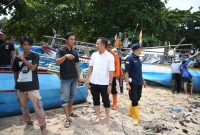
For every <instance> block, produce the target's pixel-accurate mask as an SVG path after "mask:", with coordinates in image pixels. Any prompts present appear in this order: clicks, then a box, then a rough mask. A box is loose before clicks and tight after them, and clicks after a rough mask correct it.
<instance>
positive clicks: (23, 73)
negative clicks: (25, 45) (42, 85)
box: [13, 52, 39, 92]
mask: <svg viewBox="0 0 200 135" xmlns="http://www.w3.org/2000/svg"><path fill="white" fill-rule="evenodd" d="M25 59H26V60H27V61H29V62H30V63H32V64H33V65H35V64H37V65H38V64H39V56H38V55H37V54H35V53H33V52H31V53H30V54H29V55H28V56H27V57H25ZM13 71H14V72H18V73H19V74H18V79H17V82H16V84H15V89H18V90H20V91H22V92H25V91H31V90H38V89H39V82H38V74H37V68H36V69H35V70H34V71H32V70H31V69H29V68H28V67H27V66H26V65H25V64H24V63H23V62H22V61H21V60H20V59H19V58H18V57H16V58H15V60H14V62H13Z"/></svg>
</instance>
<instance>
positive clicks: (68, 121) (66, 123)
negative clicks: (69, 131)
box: [64, 119, 71, 128]
mask: <svg viewBox="0 0 200 135" xmlns="http://www.w3.org/2000/svg"><path fill="white" fill-rule="evenodd" d="M70 125H71V121H70V120H67V119H66V120H65V121H64V127H65V128H69V127H70Z"/></svg>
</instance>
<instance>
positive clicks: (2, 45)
mask: <svg viewBox="0 0 200 135" xmlns="http://www.w3.org/2000/svg"><path fill="white" fill-rule="evenodd" d="M14 58H15V47H14V44H13V43H10V42H7V41H6V35H5V32H4V31H2V30H1V31H0V66H1V67H7V66H10V65H11V64H12V63H13V60H14Z"/></svg>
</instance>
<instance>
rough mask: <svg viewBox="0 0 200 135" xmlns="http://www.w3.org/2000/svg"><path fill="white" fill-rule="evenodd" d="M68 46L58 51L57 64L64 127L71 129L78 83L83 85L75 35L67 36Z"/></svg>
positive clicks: (68, 34)
mask: <svg viewBox="0 0 200 135" xmlns="http://www.w3.org/2000/svg"><path fill="white" fill-rule="evenodd" d="M65 41H66V46H65V47H62V48H60V49H58V51H57V54H56V64H58V65H60V80H61V100H62V107H63V109H64V112H65V115H66V120H65V121H64V127H66V128H68V127H70V123H71V120H70V115H71V114H72V105H73V101H74V96H75V92H76V87H77V82H78V83H81V81H80V75H79V71H78V62H79V58H78V54H77V53H76V51H75V50H74V48H73V46H74V43H75V35H74V33H72V32H69V33H67V34H66V36H65Z"/></svg>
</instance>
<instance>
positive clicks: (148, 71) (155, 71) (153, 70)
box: [142, 64, 200, 92]
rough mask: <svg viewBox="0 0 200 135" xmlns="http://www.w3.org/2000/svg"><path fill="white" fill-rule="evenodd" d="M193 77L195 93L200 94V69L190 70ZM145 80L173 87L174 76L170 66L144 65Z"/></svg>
mask: <svg viewBox="0 0 200 135" xmlns="http://www.w3.org/2000/svg"><path fill="white" fill-rule="evenodd" d="M189 72H190V73H191V75H192V76H193V81H192V83H193V85H194V91H195V92H200V69H189ZM142 74H143V78H144V79H145V80H147V81H151V82H155V83H158V84H161V85H164V86H168V87H171V86H172V74H171V68H170V66H164V65H153V64H142ZM182 82H183V81H182Z"/></svg>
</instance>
